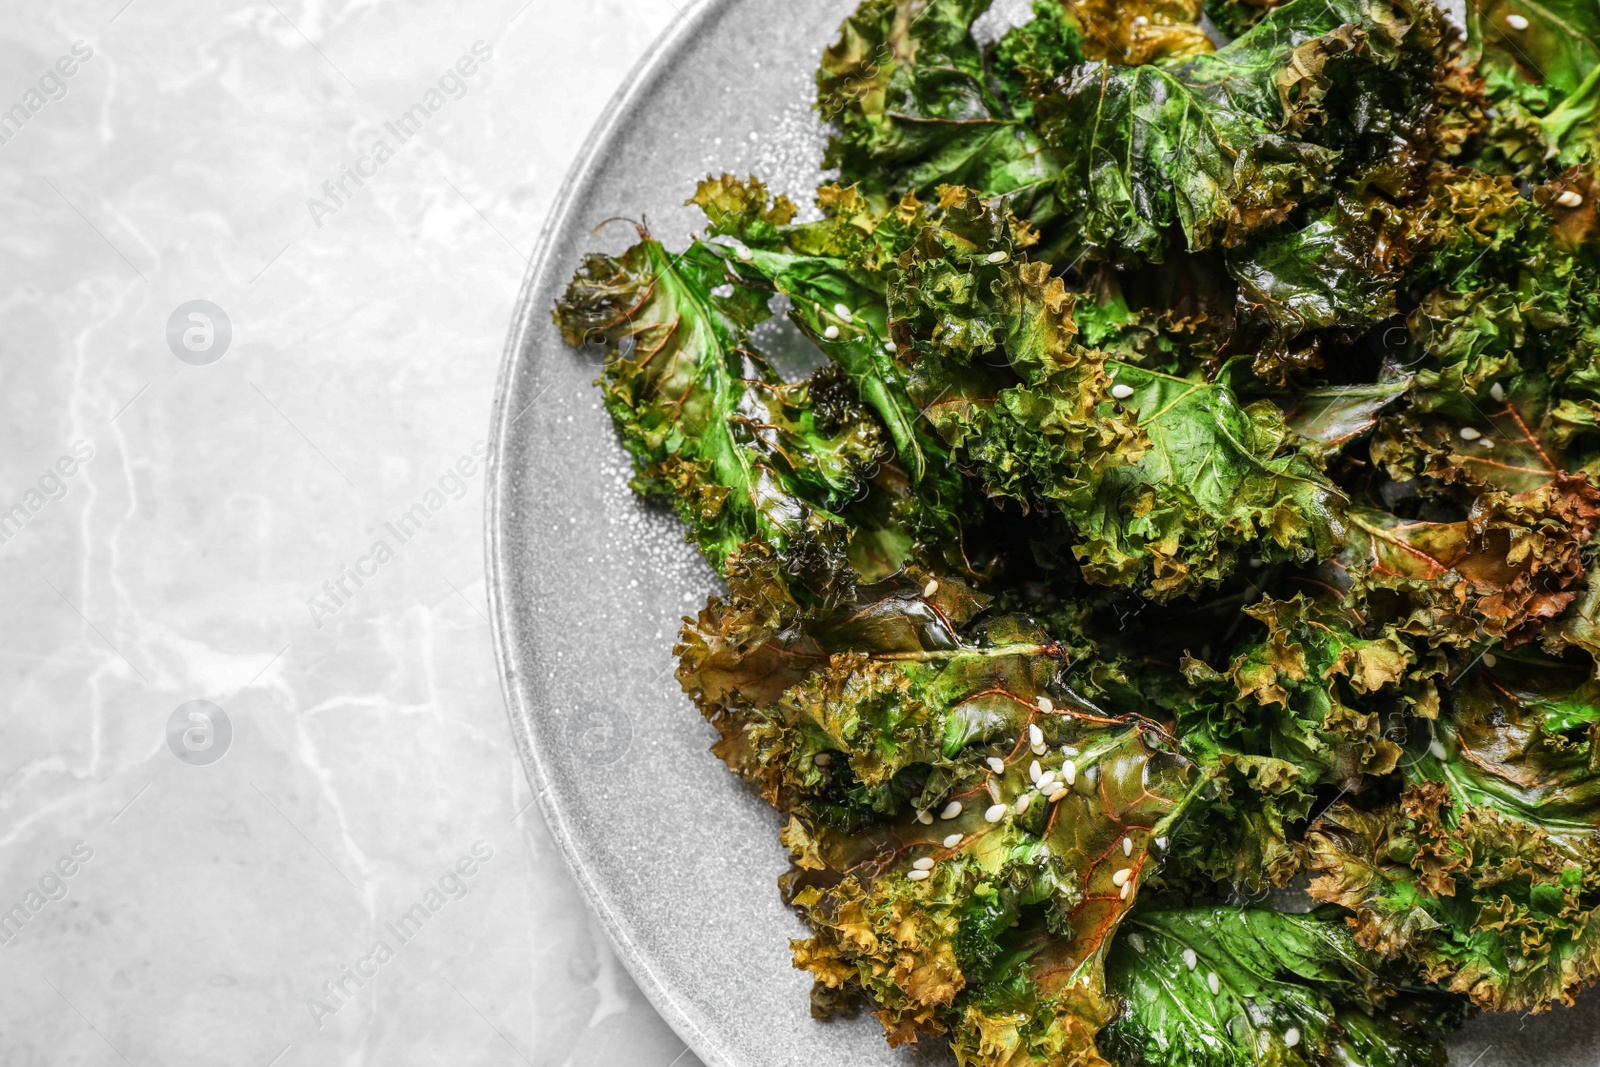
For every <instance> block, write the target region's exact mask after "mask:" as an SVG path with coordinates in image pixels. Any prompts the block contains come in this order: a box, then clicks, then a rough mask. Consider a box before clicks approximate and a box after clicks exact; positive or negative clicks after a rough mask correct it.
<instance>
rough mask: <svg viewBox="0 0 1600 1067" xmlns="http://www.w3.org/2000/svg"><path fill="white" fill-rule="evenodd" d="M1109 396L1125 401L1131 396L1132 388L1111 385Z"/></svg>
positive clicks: (1129, 386)
mask: <svg viewBox="0 0 1600 1067" xmlns="http://www.w3.org/2000/svg"><path fill="white" fill-rule="evenodd" d="M1111 395H1112V396H1114V397H1116V398H1117V399H1118V400H1126V399H1128V398H1129V397H1130V396H1132V395H1133V386H1131V385H1113V386H1112V387H1111Z"/></svg>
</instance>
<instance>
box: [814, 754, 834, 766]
mask: <svg viewBox="0 0 1600 1067" xmlns="http://www.w3.org/2000/svg"><path fill="white" fill-rule="evenodd" d="M811 762H812V763H815V764H816V765H817V766H818V767H826V766H827V765H828V764H830V763H832V762H833V753H831V752H818V753H817V754H816V755H815V756H812V757H811Z"/></svg>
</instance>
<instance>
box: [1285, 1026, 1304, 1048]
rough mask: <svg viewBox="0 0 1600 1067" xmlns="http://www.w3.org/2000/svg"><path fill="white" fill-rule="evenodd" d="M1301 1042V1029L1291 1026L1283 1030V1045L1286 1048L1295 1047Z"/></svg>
mask: <svg viewBox="0 0 1600 1067" xmlns="http://www.w3.org/2000/svg"><path fill="white" fill-rule="evenodd" d="M1299 1043H1300V1031H1299V1030H1298V1029H1297V1028H1295V1027H1293V1026H1291V1027H1289V1029H1287V1030H1285V1031H1284V1032H1283V1045H1284V1047H1285V1048H1294V1047H1295V1046H1296V1045H1298V1044H1299Z"/></svg>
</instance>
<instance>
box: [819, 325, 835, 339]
mask: <svg viewBox="0 0 1600 1067" xmlns="http://www.w3.org/2000/svg"><path fill="white" fill-rule="evenodd" d="M822 336H824V337H826V338H827V339H828V340H830V341H837V340H838V339H839V327H837V326H835V325H833V324H832V323H829V324H828V328H827V329H826V330H823V331H822Z"/></svg>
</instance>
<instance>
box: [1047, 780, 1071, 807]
mask: <svg viewBox="0 0 1600 1067" xmlns="http://www.w3.org/2000/svg"><path fill="white" fill-rule="evenodd" d="M1066 795H1067V787H1066V786H1064V785H1062V784H1061V783H1060V782H1057V783H1055V788H1054V789H1052V790H1050V793H1049V795H1048V796H1046V797H1045V799H1046V800H1048V801H1049V802H1050V803H1052V804H1054V803H1055V802H1056V801H1058V800H1060V799H1061V798H1062V797H1064V796H1066Z"/></svg>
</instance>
